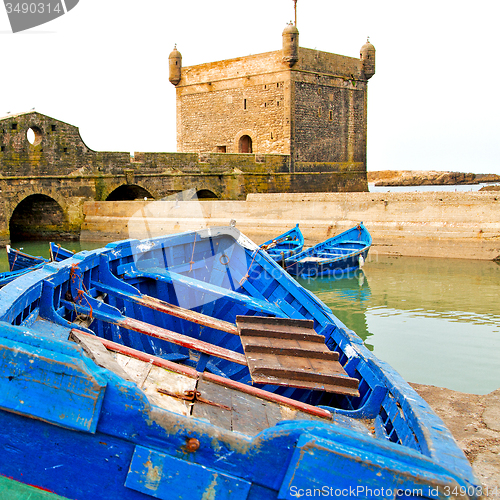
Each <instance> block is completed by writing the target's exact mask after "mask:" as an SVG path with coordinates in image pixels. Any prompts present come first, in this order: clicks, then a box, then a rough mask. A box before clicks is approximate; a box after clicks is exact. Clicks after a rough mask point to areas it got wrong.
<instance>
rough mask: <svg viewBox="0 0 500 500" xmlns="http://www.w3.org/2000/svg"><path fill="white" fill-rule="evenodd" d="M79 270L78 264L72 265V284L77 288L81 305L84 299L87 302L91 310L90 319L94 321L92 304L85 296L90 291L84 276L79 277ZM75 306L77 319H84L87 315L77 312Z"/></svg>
mask: <svg viewBox="0 0 500 500" xmlns="http://www.w3.org/2000/svg"><path fill="white" fill-rule="evenodd" d="M77 270H78V264H72V265H71V270H70V276H71V283H73V284H74V285H75V288H76V291H77V296H76V300H79V302H80V303H81V302H82V299H85V300H86V302H87V304H88V306H89V309H90V312H89V318H90V319H92V313H93V309H92V304H91V303H90V302H89V299H87V297H86V296H85V294H86V293H88V290H87V288H86V287H85V283H84V282H83V276H82V275H78V274H77V272H76V271H77ZM77 277H79V278H80V283H79V284H78V285H77V283H76V280H77ZM76 300H75V302H76ZM73 304H74V308H75V314H76V318H75V319H82V317H83V316H85V315H82V314H79V313H78V312H77V310H76V304H75V303H73Z"/></svg>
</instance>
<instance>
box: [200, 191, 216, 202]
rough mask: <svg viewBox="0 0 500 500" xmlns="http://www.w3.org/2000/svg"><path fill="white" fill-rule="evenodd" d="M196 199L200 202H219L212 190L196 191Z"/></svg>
mask: <svg viewBox="0 0 500 500" xmlns="http://www.w3.org/2000/svg"><path fill="white" fill-rule="evenodd" d="M196 197H197V198H198V199H199V200H218V199H219V197H218V196H217V195H216V194H215V193H214V192H213V191H210V189H200V190H199V191H196Z"/></svg>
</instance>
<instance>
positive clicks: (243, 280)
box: [239, 248, 259, 286]
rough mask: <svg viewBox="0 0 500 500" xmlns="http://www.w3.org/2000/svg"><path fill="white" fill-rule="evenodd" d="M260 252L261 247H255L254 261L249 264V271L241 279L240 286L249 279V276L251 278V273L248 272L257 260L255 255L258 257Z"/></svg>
mask: <svg viewBox="0 0 500 500" xmlns="http://www.w3.org/2000/svg"><path fill="white" fill-rule="evenodd" d="M258 253H259V248H256V249H255V252H254V253H253V259H252V262H250V265H249V266H248V269H247V272H246V273H245V276H243V278H241V280H240V281H239V283H240V286H242V285H243V283H245V281H247V280H248V278H250V275H249V274H248V272H249V271H250V269H251V268H252V265H253V262H254V260H255V257H257V254H258Z"/></svg>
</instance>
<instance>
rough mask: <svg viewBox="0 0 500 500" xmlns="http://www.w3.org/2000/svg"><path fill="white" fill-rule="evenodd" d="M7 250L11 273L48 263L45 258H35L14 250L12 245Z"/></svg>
mask: <svg viewBox="0 0 500 500" xmlns="http://www.w3.org/2000/svg"><path fill="white" fill-rule="evenodd" d="M5 250H6V251H7V259H8V261H9V269H10V270H11V271H19V270H21V269H27V268H31V267H33V266H37V265H38V264H44V263H46V262H48V260H47V259H45V258H44V257H35V256H33V255H30V254H27V253H24V252H22V251H21V250H19V249H17V248H12V247H11V246H10V245H7V246H6V247H5Z"/></svg>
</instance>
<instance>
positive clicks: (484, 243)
mask: <svg viewBox="0 0 500 500" xmlns="http://www.w3.org/2000/svg"><path fill="white" fill-rule="evenodd" d="M84 212H85V222H84V225H83V230H82V235H81V237H82V239H87V240H90V239H97V240H100V239H105V240H109V241H111V240H115V239H123V238H128V237H139V238H142V237H149V236H155V235H160V234H171V233H175V232H179V231H183V230H192V229H199V228H202V227H206V226H218V225H227V224H229V222H230V220H231V219H234V220H236V227H238V228H239V229H240V230H241V231H242V232H244V233H245V234H247V235H248V236H249V237H250V238H252V239H253V240H255V241H256V242H257V243H262V242H264V241H266V240H267V239H269V238H271V237H274V236H278V235H279V234H281V233H282V232H284V231H285V230H286V229H289V228H291V227H293V226H295V224H296V223H299V224H300V228H301V230H302V232H303V234H304V237H305V240H306V245H308V246H311V245H314V244H316V243H318V242H320V241H323V240H325V239H326V238H329V237H330V236H334V235H335V234H338V233H340V232H341V231H344V230H345V229H348V228H349V227H352V226H353V225H355V224H357V223H358V222H360V221H363V223H364V224H365V226H366V227H367V228H368V230H369V231H370V233H371V234H372V237H373V247H372V250H371V253H372V255H373V254H376V253H380V254H386V255H387V254H388V255H409V256H426V257H444V258H466V259H485V260H491V259H495V258H498V257H499V256H500V196H498V194H495V193H487V192H485V193H477V192H476V193H444V192H441V193H316V194H314V193H310V194H295V195H294V194H265V195H264V194H261V195H258V194H253V195H249V196H248V197H247V200H246V201H201V202H180V203H177V204H176V203H174V202H155V203H153V204H148V203H146V202H140V201H135V202H115V203H111V202H103V203H102V202H101V203H86V204H85V206H84Z"/></svg>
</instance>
